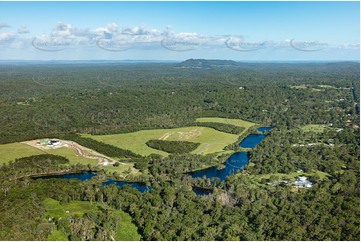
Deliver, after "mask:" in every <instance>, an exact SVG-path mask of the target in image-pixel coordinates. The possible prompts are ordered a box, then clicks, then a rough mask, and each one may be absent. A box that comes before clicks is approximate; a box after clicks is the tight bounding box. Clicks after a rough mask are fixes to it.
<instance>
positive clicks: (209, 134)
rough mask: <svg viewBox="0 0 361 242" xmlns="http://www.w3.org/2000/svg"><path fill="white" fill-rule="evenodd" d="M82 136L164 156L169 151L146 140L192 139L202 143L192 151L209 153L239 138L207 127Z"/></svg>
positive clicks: (142, 153) (220, 149)
mask: <svg viewBox="0 0 361 242" xmlns="http://www.w3.org/2000/svg"><path fill="white" fill-rule="evenodd" d="M82 136H84V137H88V138H92V139H95V140H98V141H102V142H104V143H108V144H111V145H114V146H117V147H120V148H123V149H128V150H131V151H133V152H135V153H137V154H140V155H150V154H152V153H153V154H160V155H163V156H167V155H168V153H166V152H164V151H160V150H156V149H152V148H150V147H148V146H147V145H146V142H147V141H148V140H151V139H161V140H169V141H191V142H195V143H200V145H199V147H198V148H197V149H196V150H194V151H193V152H192V153H201V154H209V153H215V152H221V151H222V149H223V148H224V147H225V146H227V145H229V144H231V143H233V142H235V141H236V140H237V138H238V135H233V134H227V133H223V132H220V131H216V130H214V129H211V128H207V127H184V128H176V129H153V130H142V131H138V132H134V133H127V134H114V135H94V136H92V135H82Z"/></svg>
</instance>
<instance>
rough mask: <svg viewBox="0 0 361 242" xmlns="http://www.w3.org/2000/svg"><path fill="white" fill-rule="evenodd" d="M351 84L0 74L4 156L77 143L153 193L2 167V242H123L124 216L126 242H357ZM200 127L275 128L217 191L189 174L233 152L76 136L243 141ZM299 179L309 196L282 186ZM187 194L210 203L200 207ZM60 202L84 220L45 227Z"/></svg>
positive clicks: (295, 77)
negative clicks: (141, 146) (132, 230)
mask: <svg viewBox="0 0 361 242" xmlns="http://www.w3.org/2000/svg"><path fill="white" fill-rule="evenodd" d="M359 79H360V77H359V63H353V62H343V63H277V64H276V63H274V64H271V63H269V64H266V63H258V64H255V63H253V64H250V63H238V62H233V61H226V62H222V61H206V60H188V61H186V62H183V63H178V64H151V63H138V64H125V63H116V62H114V63H97V64H92V63H87V64H59V63H57V64H51V63H43V64H31V63H8V64H7V63H1V64H0V143H2V144H6V143H11V142H17V141H24V140H31V139H35V138H42V137H57V138H63V139H68V140H73V141H75V142H78V143H79V144H81V145H83V146H86V147H88V148H91V149H94V150H96V151H98V152H100V153H102V154H105V155H108V156H111V157H117V158H122V159H123V160H122V161H129V162H133V163H134V167H135V168H136V169H138V171H139V174H138V176H132V177H131V179H130V178H129V177H128V178H129V179H130V180H132V181H142V182H145V183H146V184H147V185H149V186H150V187H151V189H150V191H147V192H143V193H142V192H140V191H138V190H137V189H136V188H134V187H131V186H130V185H126V186H123V187H118V186H116V185H115V184H111V185H107V186H104V185H103V182H104V181H105V179H106V178H107V177H112V176H113V175H112V174H109V172H106V171H105V170H102V169H101V168H99V167H93V166H90V165H81V164H77V165H71V164H70V163H69V160H68V159H67V158H65V157H62V156H55V155H50V154H44V155H37V156H30V157H23V158H19V159H16V160H14V161H11V162H8V161H2V160H1V159H2V158H1V157H0V161H1V163H0V164H2V165H1V167H0V240H54V239H59V238H62V239H67V240H114V239H119V238H120V239H122V238H123V237H117V233H118V232H117V230H119V228H121V226H123V225H126V224H127V223H128V222H126V219H125V218H124V217H122V214H121V213H127V214H128V215H130V217H131V219H132V223H133V225H135V226H136V227H137V233H138V235H136V236H135V237H134V239H139V238H140V239H142V240H356V241H359V240H360V173H359V171H360V129H359V125H360V123H359V118H360V117H359V110H358V108H359V94H360V93H359V88H360V85H359ZM199 117H224V118H232V119H243V120H248V121H251V122H255V123H257V124H259V125H262V126H269V125H272V126H273V129H272V130H271V131H269V132H266V133H265V134H266V138H265V139H264V140H263V141H262V142H261V143H260V144H259V145H257V146H256V147H255V148H254V149H252V150H247V151H248V156H249V165H248V166H247V167H246V168H245V169H244V170H242V171H241V172H239V173H237V174H235V175H231V176H229V177H227V179H226V180H225V181H224V182H219V179H218V180H217V179H212V180H211V179H209V178H192V177H191V176H190V175H189V174H187V173H188V172H190V171H195V170H199V169H204V168H205V167H210V166H216V165H220V164H221V163H223V162H224V161H225V160H227V158H228V157H229V155H230V154H231V152H232V151H229V152H230V153H227V154H223V155H219V154H208V155H201V154H190V153H189V152H190V151H191V150H194V149H195V148H196V147H197V146H198V144H196V143H191V142H183V143H182V144H181V145H180V144H179V143H172V142H176V141H159V140H157V141H155V140H151V141H149V142H148V145H149V146H151V147H153V148H156V149H161V150H165V151H167V152H170V153H174V154H170V155H169V156H166V157H164V156H161V155H156V154H152V155H149V156H140V155H138V154H135V153H133V152H131V151H129V150H125V149H121V148H118V147H115V146H113V145H109V144H105V143H103V142H99V141H95V140H93V139H91V138H84V137H82V136H80V134H82V133H88V134H115V133H125V132H131V131H136V130H144V129H153V128H174V127H183V126H191V125H202V126H203V125H204V126H207V127H211V128H213V129H216V130H219V131H222V132H227V133H232V134H240V133H241V132H242V131H243V129H240V128H239V127H236V126H233V125H228V124H215V123H197V122H196V118H199ZM312 125H317V129H316V128H315V126H312ZM250 133H257V130H256V128H254V127H253V128H250V129H248V130H247V131H246V132H245V133H243V134H242V135H241V136H240V137H239V139H238V140H237V142H235V143H234V144H231V145H229V146H228V147H226V148H225V149H227V150H234V151H239V150H240V147H239V142H240V141H241V140H242V139H243V138H245V137H246V136H247V135H249V134H250ZM125 158H126V159H125ZM90 170H91V171H94V172H97V175H96V176H94V177H93V178H92V179H90V180H87V181H79V180H76V179H55V178H53V179H33V177H38V176H41V175H44V174H62V173H74V172H82V171H90ZM298 172H300V173H298ZM294 174H296V175H294ZM297 174H304V175H305V176H307V178H308V179H309V180H310V181H311V182H312V183H313V187H312V188H295V187H293V186H292V185H289V183H290V182H291V181H292V179H293V180H294V179H295V177H297V176H298V175H297ZM114 176H115V175H114ZM286 182H289V183H288V184H287V183H286ZM194 187H199V188H207V189H208V190H209V191H210V192H209V194H208V195H197V194H196V193H195V192H194V191H193V188H194ZM57 201H58V202H59V205H58V206H64V207H66V206H70V205H74V204H80V203H83V202H86V203H87V204H88V203H89V204H90V205H89V206H92V208H93V209H91V210H89V211H87V212H84V213H82V214H78V215H76V216H71V217H66V219H61V218H60V217H56V216H55V217H54V216H49V215H48V214H49V207H48V206H49V202H50V203H51V202H53V203H55V202H57ZM62 216H63V215H62ZM66 216H69V215H66ZM63 218H64V217H63ZM55 235H58V237H57V236H55ZM137 236H139V237H137Z"/></svg>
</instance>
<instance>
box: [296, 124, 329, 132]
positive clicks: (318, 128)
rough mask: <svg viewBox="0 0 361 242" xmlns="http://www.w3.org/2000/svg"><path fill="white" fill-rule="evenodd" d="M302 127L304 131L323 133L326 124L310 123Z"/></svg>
mask: <svg viewBox="0 0 361 242" xmlns="http://www.w3.org/2000/svg"><path fill="white" fill-rule="evenodd" d="M301 129H302V130H303V131H304V132H314V133H322V132H323V131H324V129H325V125H323V124H308V125H305V126H303V127H301Z"/></svg>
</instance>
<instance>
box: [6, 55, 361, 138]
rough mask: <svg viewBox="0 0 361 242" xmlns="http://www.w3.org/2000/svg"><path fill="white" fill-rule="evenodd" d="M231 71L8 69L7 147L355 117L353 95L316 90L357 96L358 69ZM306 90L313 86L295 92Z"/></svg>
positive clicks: (255, 67) (338, 122)
mask: <svg viewBox="0 0 361 242" xmlns="http://www.w3.org/2000/svg"><path fill="white" fill-rule="evenodd" d="M216 62H217V61H216ZM209 63H210V62H209ZM226 66H228V64H227V65H226ZM226 66H224V67H222V68H211V69H208V68H198V69H197V68H174V65H173V64H127V65H124V64H108V65H107V64H103V65H98V64H96V65H95V64H88V65H77V64H74V65H45V64H44V65H32V64H29V65H18V66H14V65H6V64H1V65H0V73H1V75H0V107H1V108H0V117H1V119H0V127H1V129H0V142H1V143H11V142H14V141H23V140H31V139H36V138H42V137H46V136H47V135H48V134H52V136H53V137H58V135H59V134H66V133H69V132H76V133H93V134H111V133H124V132H131V131H136V130H141V129H154V128H174V127H182V126H188V125H191V124H194V122H195V120H196V118H198V117H207V116H208V117H209V116H212V117H226V118H235V119H237V118H240V119H244V120H249V121H253V122H256V123H263V124H274V125H278V126H282V127H286V126H287V127H298V126H299V125H304V124H310V123H318V124H322V123H326V124H328V123H333V124H334V126H337V127H342V126H344V125H345V123H344V122H345V121H346V120H347V119H346V118H345V115H346V114H347V113H349V112H353V110H354V105H353V102H352V93H351V91H350V89H332V88H328V89H325V90H324V91H313V87H317V85H323V84H326V85H331V86H335V87H350V86H351V83H352V81H353V82H354V83H355V88H356V89H355V90H356V94H357V92H358V89H357V88H358V87H359V82H358V80H359V79H360V78H359V64H358V63H352V62H348V63H347V62H345V63H331V64H330V63H319V64H247V63H238V65H237V66H235V67H232V68H227V67H226ZM14 73H16V74H15V75H14ZM135 73H136V74H135ZM32 77H33V78H32ZM305 84H310V85H311V86H310V87H309V88H307V89H293V88H290V86H293V85H305ZM240 86H247V89H246V90H240V89H239V87H240ZM341 99H344V100H343V101H340V100H341ZM340 109H341V110H342V111H340ZM305 110H307V115H305ZM351 119H352V121H353V122H354V121H357V118H353V117H351Z"/></svg>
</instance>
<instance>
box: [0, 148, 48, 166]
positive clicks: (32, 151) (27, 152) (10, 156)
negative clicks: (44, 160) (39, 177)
mask: <svg viewBox="0 0 361 242" xmlns="http://www.w3.org/2000/svg"><path fill="white" fill-rule="evenodd" d="M40 154H45V153H44V151H41V150H39V149H36V148H34V147H31V146H29V145H26V144H22V143H11V144H5V145H0V164H2V163H7V162H9V161H11V160H15V159H17V158H21V157H25V156H31V155H40Z"/></svg>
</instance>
